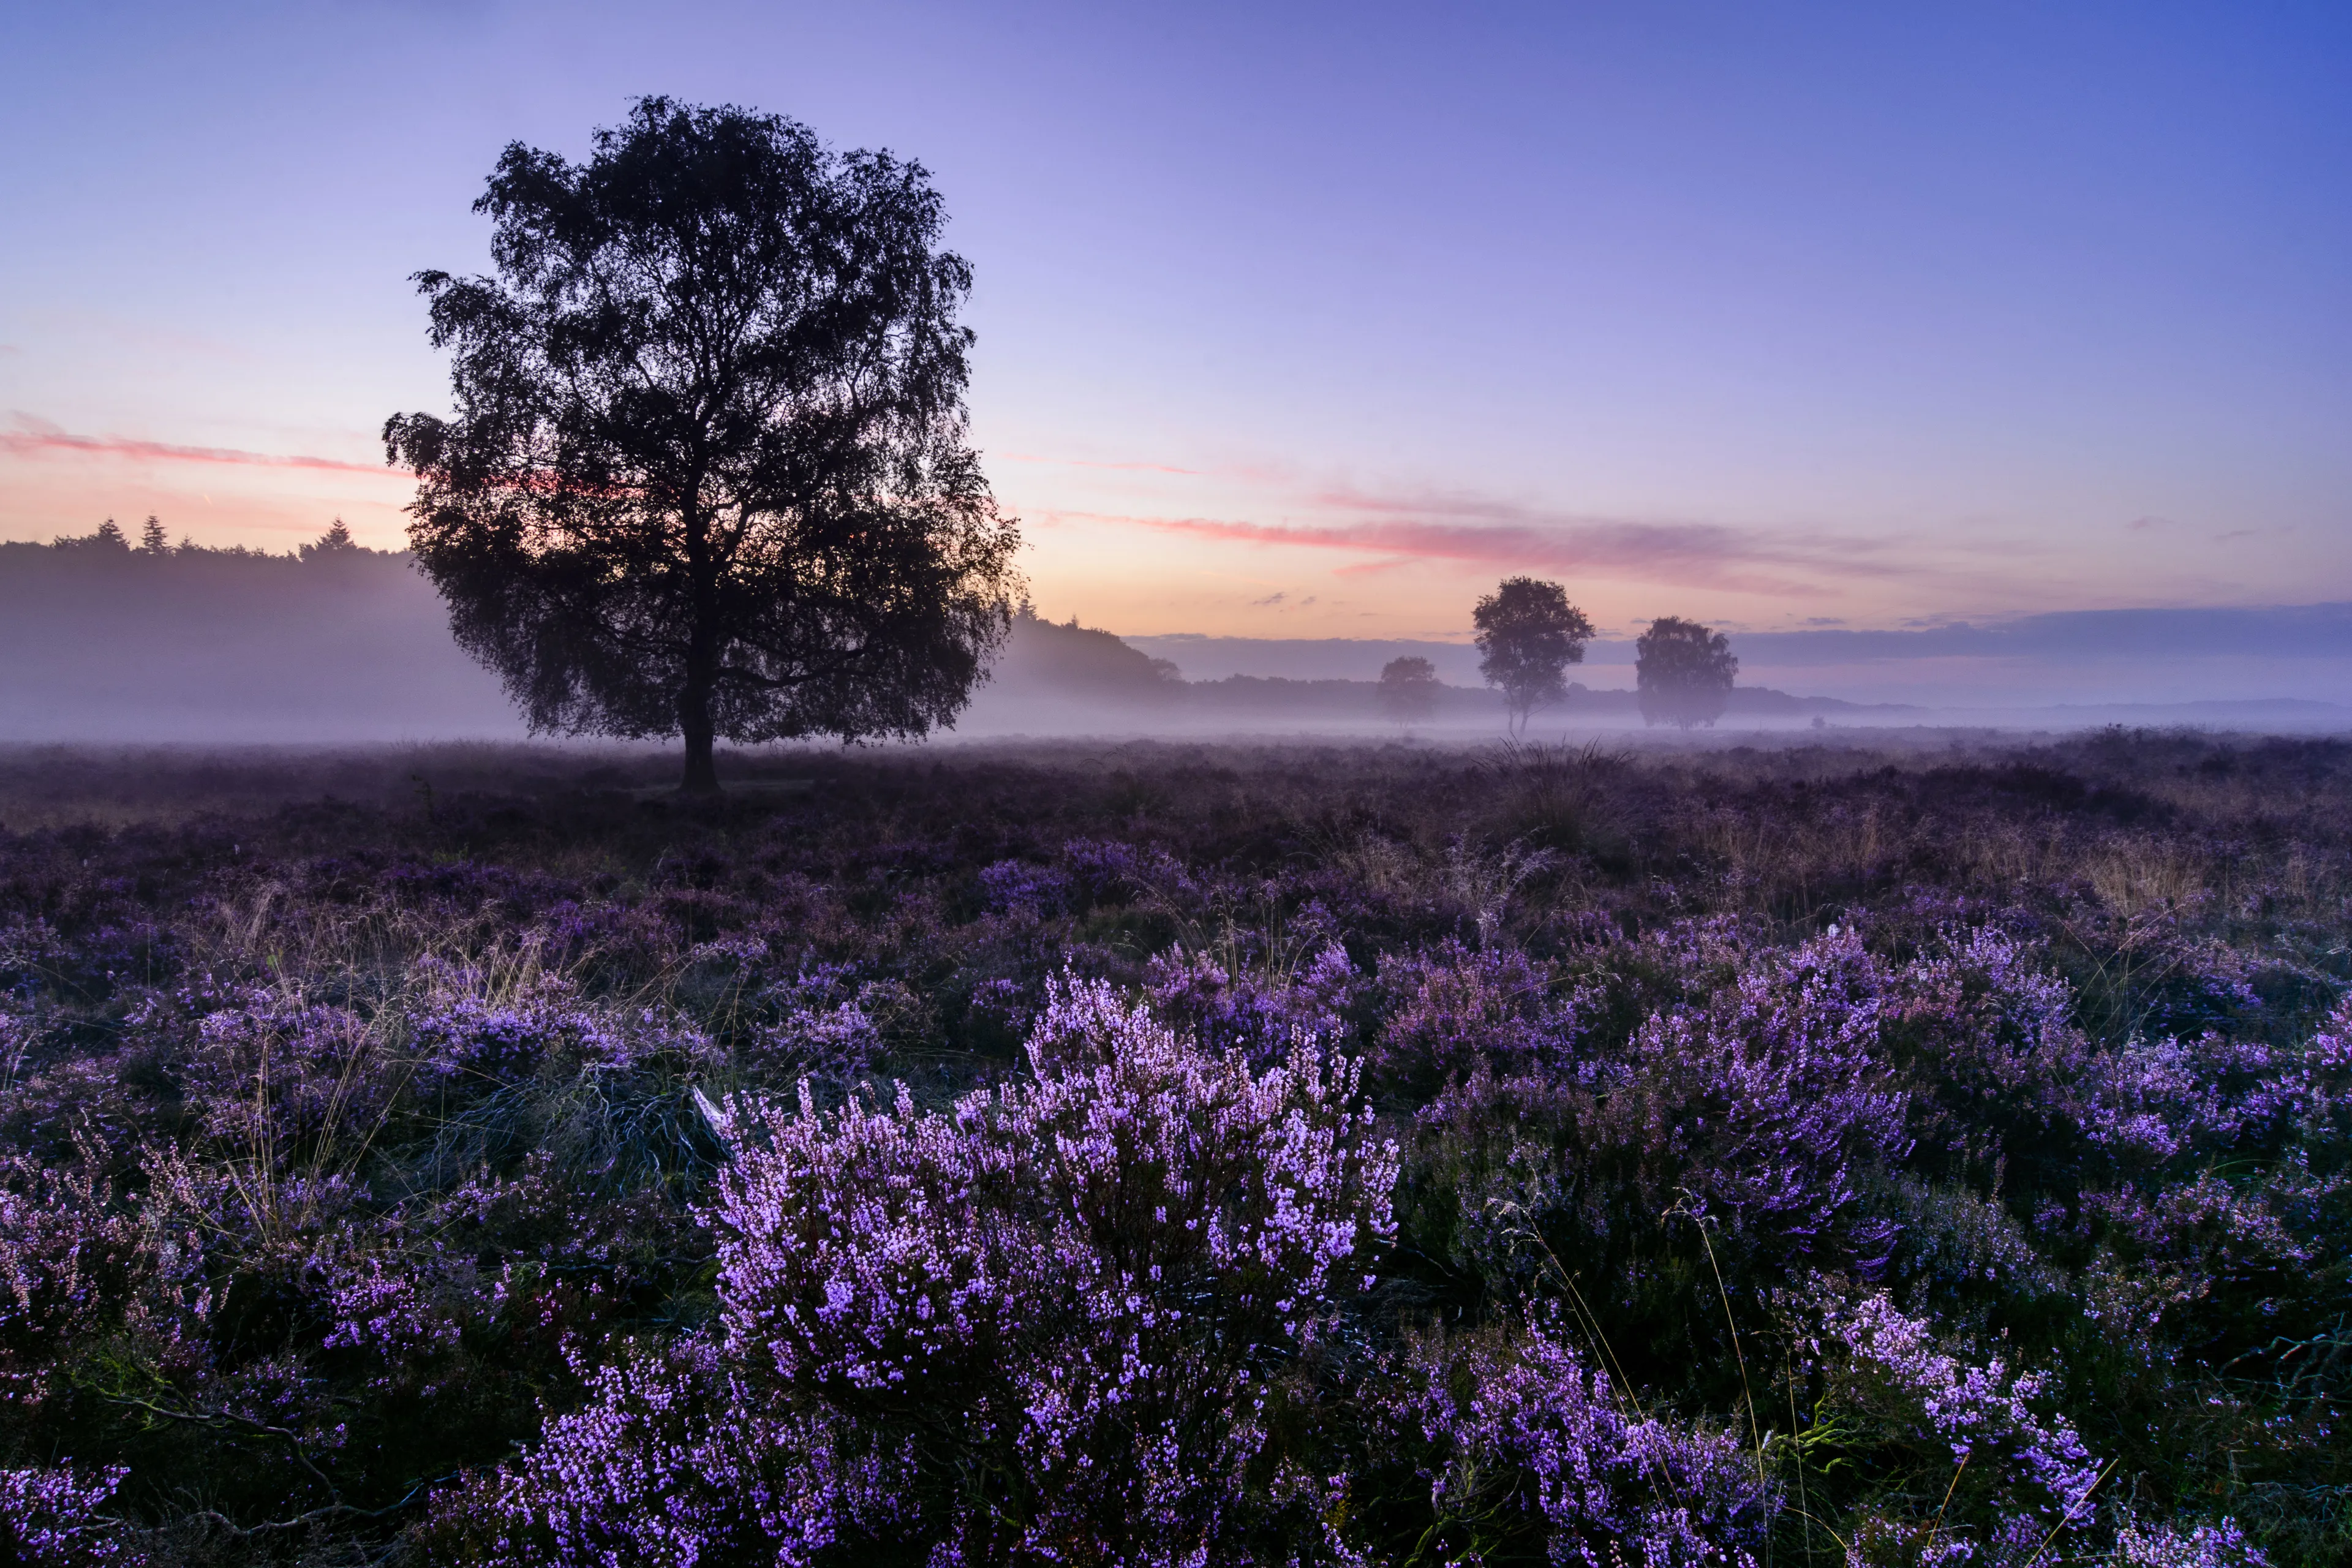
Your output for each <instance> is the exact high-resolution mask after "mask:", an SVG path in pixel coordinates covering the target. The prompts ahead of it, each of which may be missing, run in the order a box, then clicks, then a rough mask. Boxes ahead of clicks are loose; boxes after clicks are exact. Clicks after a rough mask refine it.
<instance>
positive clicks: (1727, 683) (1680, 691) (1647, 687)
mask: <svg viewBox="0 0 2352 1568" xmlns="http://www.w3.org/2000/svg"><path fill="white" fill-rule="evenodd" d="M1633 649H1634V659H1633V685H1634V692H1635V700H1637V701H1639V702H1640V704H1641V707H1642V722H1643V723H1644V724H1674V725H1678V726H1680V727H1681V728H1683V729H1685V730H1688V729H1691V728H1693V727H1695V726H1696V725H1700V724H1713V723H1714V722H1715V721H1717V719H1720V718H1721V717H1723V710H1724V709H1725V708H1726V707H1727V706H1728V705H1729V703H1730V701H1731V682H1732V679H1733V678H1734V677H1735V676H1737V675H1738V673H1739V660H1738V658H1735V657H1734V656H1733V654H1732V651H1731V639H1730V638H1728V637H1725V636H1724V635H1723V634H1722V633H1721V632H1718V631H1716V630H1714V629H1712V628H1711V627H1707V626H1701V625H1699V624H1698V623H1697V622H1696V621H1685V620H1682V619H1680V618H1678V617H1676V616H1660V617H1659V618H1658V619H1656V620H1654V621H1652V622H1651V623H1650V629H1649V630H1648V631H1646V632H1643V634H1642V635H1641V637H1639V638H1638V639H1636V640H1635V642H1634V644H1633Z"/></svg>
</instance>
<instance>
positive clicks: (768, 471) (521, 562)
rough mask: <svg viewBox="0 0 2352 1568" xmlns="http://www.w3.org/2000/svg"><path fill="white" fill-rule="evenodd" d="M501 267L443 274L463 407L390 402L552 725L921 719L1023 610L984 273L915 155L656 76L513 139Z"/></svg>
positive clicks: (692, 778)
mask: <svg viewBox="0 0 2352 1568" xmlns="http://www.w3.org/2000/svg"><path fill="white" fill-rule="evenodd" d="M474 206H475V210H476V211H477V212H482V213H487V214H488V215H489V216H490V217H491V219H492V220H493V222H494V225H495V230H494V233H493V237H492V241H491V255H492V258H493V260H494V263H495V265H496V268H497V272H498V276H497V277H496V278H453V277H451V276H450V275H449V274H447V273H446V272H420V273H418V274H417V275H416V279H415V280H416V283H417V287H418V290H419V291H420V292H421V293H423V294H424V295H425V297H426V298H427V299H428V300H430V301H431V309H432V341H433V344H434V346H435V347H436V348H446V349H451V350H453V351H454V355H453V363H452V366H451V382H452V388H453V395H454V401H455V404H456V410H457V412H456V416H455V417H453V418H450V419H446V420H444V419H438V418H436V417H434V416H431V415H426V414H403V415H394V416H393V417H392V418H391V419H389V420H387V421H385V423H384V427H383V439H384V450H385V454H386V458H387V460H388V461H390V462H392V463H394V464H400V465H405V466H406V467H408V468H412V469H414V470H415V473H416V476H417V479H418V485H417V492H416V499H415V502H414V503H413V504H412V505H411V506H410V507H409V509H408V510H409V514H410V516H411V517H412V518H414V519H415V521H414V522H412V523H411V525H410V527H409V531H408V537H409V542H410V544H411V545H412V546H413V547H414V548H415V552H416V558H417V561H418V563H420V564H421V565H422V566H423V567H424V568H425V573H426V574H427V575H428V576H430V577H431V578H432V580H433V582H434V584H435V585H436V587H438V588H439V589H440V591H441V594H442V596H443V597H444V598H445V599H446V601H447V603H448V605H449V611H450V621H451V626H452V628H453V630H454V631H455V632H456V634H457V640H458V641H459V643H461V644H462V645H463V646H464V647H466V648H467V651H468V652H470V653H472V654H473V655H474V656H475V657H476V658H478V659H480V660H481V661H482V662H483V663H485V664H487V665H488V666H489V667H490V668H493V669H495V670H497V671H498V672H499V675H500V676H501V677H502V678H504V679H505V682H506V687H507V689H508V691H509V693H510V694H511V695H512V696H513V697H514V699H515V700H516V701H517V702H518V703H520V705H521V707H522V709H523V710H524V712H525V713H526V714H527V715H528V717H529V719H530V725H531V728H532V729H533V730H535V731H556V732H560V733H568V734H580V733H583V732H593V733H601V734H608V735H624V736H631V737H644V736H656V735H681V736H683V737H684V738H685V742H686V774H685V779H684V782H683V784H682V787H683V788H684V789H685V790H686V791H688V792H689V793H698V794H701V793H710V792H714V791H716V790H717V789H718V787H719V782H718V774H717V773H716V771H715V770H714V768H713V765H712V760H711V745H712V742H713V739H714V737H718V736H724V737H726V738H727V739H729V740H731V741H738V742H748V741H766V740H778V739H783V738H788V737H793V736H801V735H835V736H838V737H840V738H841V739H842V740H843V741H844V742H848V741H852V740H856V739H859V738H861V737H866V736H874V735H920V734H924V733H926V732H927V731H929V729H930V728H931V727H932V726H933V725H936V724H946V723H949V722H950V721H952V720H953V718H954V716H955V714H956V713H957V712H958V711H960V710H961V709H962V707H963V706H964V704H965V703H966V702H967V701H968V700H970V698H971V688H972V686H973V684H974V683H975V682H976V681H978V680H980V679H982V678H983V676H984V668H985V661H986V659H987V658H988V656H989V654H990V653H991V651H992V649H993V648H995V647H996V646H997V645H998V644H999V643H1001V642H1002V641H1003V637H1004V635H1005V631H1006V628H1007V626H1008V625H1009V622H1010V610H1009V605H1010V604H1011V601H1012V598H1013V594H1014V591H1015V590H1016V589H1017V587H1018V585H1019V584H1018V579H1017V576H1016V574H1014V571H1013V552H1014V551H1015V550H1016V549H1017V548H1018V546H1019V542H1020V541H1019V534H1018V531H1017V529H1016V525H1015V523H1014V522H1013V520H1012V519H1009V518H1006V517H1003V516H1001V515H1000V514H999V513H998V511H997V510H996V505H995V502H994V500H993V499H992V496H991V495H990V493H989V489H988V482H987V480H986V479H985V478H984V477H983V476H982V472H981V467H980V460H979V457H978V455H977V454H976V453H975V452H973V451H972V449H971V447H970V446H969V445H968V444H967V442H966V439H965V437H966V429H967V418H966V413H965V407H964V388H965V384H966V381H967V379H968V375H969V367H968V363H967V359H966V355H967V353H968V351H969V349H970V347H971V332H970V331H968V330H966V329H965V328H963V327H961V326H959V325H958V324H957V321H956V312H957V310H958V309H959V307H961V304H962V303H963V300H964V298H965V296H966V295H967V294H968V293H969V292H970V290H971V268H970V267H969V266H968V265H967V264H966V263H965V262H964V260H963V258H961V257H959V256H956V255H954V254H953V253H952V252H950V251H946V250H942V249H940V247H939V241H940V229H941V227H942V226H943V224H944V222H945V214H944V212H943V210H942V208H941V205H940V197H939V195H938V194H937V193H936V192H935V191H933V190H932V188H931V184H930V177H929V174H928V173H927V172H926V171H925V170H924V169H923V167H922V166H921V165H920V164H919V163H906V162H901V161H899V160H898V159H896V158H894V157H892V156H891V155H890V154H889V153H864V152H859V153H839V152H835V151H834V150H833V149H830V148H828V147H826V146H825V145H824V144H823V143H822V142H819V141H818V140H817V137H816V135H815V133H814V132H811V131H810V130H809V129H808V128H807V127H806V126H803V125H801V124H799V123H797V122H795V121H791V120H788V119H784V118H782V116H778V115H768V114H754V113H751V112H750V111H748V110H741V109H735V108H719V109H703V108H696V107H692V106H688V105H683V104H678V103H674V102H672V101H670V100H667V99H665V98H646V99H643V100H639V101H638V102H637V104H636V105H635V108H634V110H632V111H631V113H630V115H629V117H628V120H627V121H626V122H625V124H623V125H622V126H621V127H619V128H618V129H612V130H604V131H599V132H597V133H596V139H595V153H594V155H593V157H591V158H590V159H589V160H588V161H587V162H586V163H578V164H575V163H567V162H566V161H565V160H564V159H563V158H562V157H561V156H560V155H558V154H556V153H547V152H541V151H539V150H537V149H534V148H530V147H526V146H524V145H522V144H521V143H520V142H516V143H514V144H512V145H510V146H509V147H508V148H507V150H506V153H505V154H504V156H502V157H501V158H500V159H499V166H498V169H497V172H496V173H495V174H492V175H491V176H490V180H489V184H488V189H487V190H486V192H485V193H484V194H483V195H482V197H481V199H480V200H479V201H478V202H476V203H475V204H474Z"/></svg>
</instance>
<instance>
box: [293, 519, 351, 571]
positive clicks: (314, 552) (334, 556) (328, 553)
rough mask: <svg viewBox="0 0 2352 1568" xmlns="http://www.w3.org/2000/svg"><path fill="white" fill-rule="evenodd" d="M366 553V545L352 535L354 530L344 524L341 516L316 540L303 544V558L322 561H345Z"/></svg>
mask: <svg viewBox="0 0 2352 1568" xmlns="http://www.w3.org/2000/svg"><path fill="white" fill-rule="evenodd" d="M365 553H367V552H366V549H365V547H364V546H362V544H361V543H360V542H359V541H358V540H356V539H353V538H352V531H351V530H350V529H348V528H346V527H344V526H343V520H342V519H341V518H340V517H339V518H337V519H335V521H333V522H332V523H331V524H329V525H328V528H327V531H326V532H324V533H322V534H320V535H319V537H318V539H317V541H316V542H313V543H310V544H306V545H304V546H302V551H301V554H302V559H303V560H305V561H317V562H322V563H323V562H333V561H345V560H349V559H350V558H352V556H354V555H363V554H365Z"/></svg>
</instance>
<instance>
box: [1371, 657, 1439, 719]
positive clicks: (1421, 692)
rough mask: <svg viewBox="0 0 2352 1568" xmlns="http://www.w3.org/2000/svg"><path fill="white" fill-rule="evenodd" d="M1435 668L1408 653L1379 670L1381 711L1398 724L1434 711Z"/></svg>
mask: <svg viewBox="0 0 2352 1568" xmlns="http://www.w3.org/2000/svg"><path fill="white" fill-rule="evenodd" d="M1443 689H1444V688H1443V687H1441V686H1440V685H1439V684H1438V679H1437V666H1435V665H1433V664H1432V663H1430V662H1429V660H1427V659H1425V658H1418V657H1416V656H1414V655H1411V654H1408V655H1406V656H1405V657H1404V658H1392V659H1391V660H1389V661H1388V663H1386V664H1384V665H1382V666H1381V686H1380V698H1381V712H1383V713H1385V714H1387V715H1388V716H1389V717H1390V718H1391V719H1393V720H1395V721H1397V722H1398V723H1400V724H1410V723H1412V721H1414V720H1416V719H1426V718H1428V717H1429V716H1430V715H1431V714H1432V713H1433V712H1435V711H1436V710H1437V694H1438V693H1439V691H1441V690H1443Z"/></svg>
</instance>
